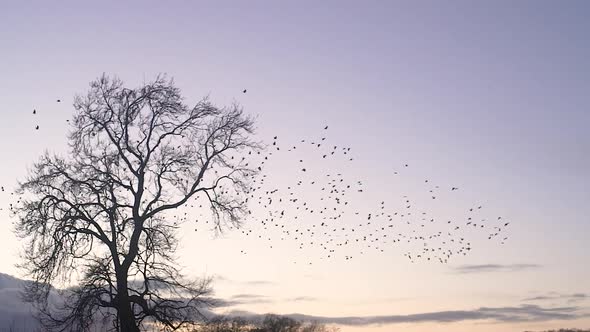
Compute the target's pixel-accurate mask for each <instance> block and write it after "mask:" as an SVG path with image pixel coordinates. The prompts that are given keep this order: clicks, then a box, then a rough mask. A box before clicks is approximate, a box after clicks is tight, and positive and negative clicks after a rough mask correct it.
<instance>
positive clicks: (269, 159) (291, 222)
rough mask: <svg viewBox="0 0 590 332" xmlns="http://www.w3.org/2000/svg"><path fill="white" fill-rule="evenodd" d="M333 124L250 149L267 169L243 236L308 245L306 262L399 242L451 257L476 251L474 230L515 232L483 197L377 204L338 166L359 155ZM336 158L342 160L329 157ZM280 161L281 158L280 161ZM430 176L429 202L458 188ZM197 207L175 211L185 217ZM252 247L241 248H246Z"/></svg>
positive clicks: (418, 255) (492, 235)
mask: <svg viewBox="0 0 590 332" xmlns="http://www.w3.org/2000/svg"><path fill="white" fill-rule="evenodd" d="M328 129H329V127H328V126H325V127H323V133H324V135H322V136H321V137H319V138H317V139H312V140H309V139H301V140H298V141H297V143H295V144H285V145H284V144H281V141H280V140H279V137H278V136H274V137H273V138H272V141H271V142H270V143H268V144H267V149H265V150H264V151H263V152H262V153H261V152H257V153H253V152H249V153H248V155H247V156H246V158H248V159H246V160H247V161H248V162H249V163H247V164H249V165H250V166H252V165H253V166H254V168H256V169H258V170H259V171H260V172H259V174H258V175H257V176H256V177H254V178H253V179H252V181H251V187H250V188H249V189H248V191H247V194H248V198H247V199H246V201H247V202H248V207H249V209H250V211H249V213H250V215H249V218H248V221H247V222H246V223H245V224H244V225H245V227H242V228H240V229H239V232H241V235H242V236H244V237H247V238H254V239H256V240H258V241H265V242H267V245H268V248H269V249H275V248H277V246H278V244H279V241H281V242H283V241H284V242H289V243H291V245H295V248H296V249H298V250H301V251H302V253H303V254H302V255H301V256H302V259H301V260H299V262H301V261H302V260H303V261H304V262H305V264H309V265H311V264H313V262H314V261H315V260H316V259H320V260H336V259H342V260H345V261H349V260H352V259H353V258H355V257H358V256H359V255H364V254H366V253H369V252H370V251H376V252H378V253H383V252H386V251H388V250H391V249H392V248H395V250H397V252H400V253H403V255H404V256H405V257H407V259H408V260H409V261H410V262H416V261H418V260H423V261H432V262H439V263H448V262H449V261H450V260H451V259H452V258H453V257H457V256H465V255H467V254H468V253H469V252H471V251H472V249H473V246H474V244H475V242H474V240H472V238H473V237H474V236H476V235H477V234H481V235H483V237H485V238H487V239H488V240H499V242H500V244H504V243H505V241H506V240H507V239H508V237H507V236H506V235H505V232H506V231H505V230H506V228H507V227H508V226H509V225H510V222H508V221H505V220H504V219H503V218H502V217H501V216H494V217H491V218H490V217H486V216H485V215H484V213H483V211H484V210H485V209H484V207H483V206H482V205H479V204H475V205H473V206H471V207H467V208H466V209H464V216H462V217H458V218H452V219H451V218H443V217H441V216H440V214H437V213H435V212H432V211H430V210H431V209H429V206H427V205H424V204H423V205H422V206H420V202H422V203H423V200H421V199H413V198H411V197H409V195H399V197H395V196H391V197H387V198H385V197H384V198H383V199H380V200H378V201H376V202H375V204H372V206H371V204H370V203H368V200H370V199H371V197H375V196H374V195H371V193H370V192H369V191H370V189H369V188H367V186H366V185H365V182H364V181H362V180H358V179H351V178H350V177H348V176H346V174H345V172H344V171H336V169H339V168H345V167H344V166H345V165H346V163H352V162H353V161H354V160H355V159H354V157H353V156H352V155H351V154H352V152H351V148H350V147H346V146H338V145H333V144H328V142H329V140H328V137H327V136H328V135H327V133H328ZM308 161H309V162H308ZM330 161H331V164H335V167H330V166H329V165H328V164H327V163H328V162H330ZM273 162H276V164H277V165H276V167H274V168H273V167H272V164H273ZM322 163H326V164H322ZM293 165H296V166H293ZM409 168H410V166H409V165H408V164H401V165H400V167H399V168H398V169H395V170H391V175H392V176H398V177H399V176H402V175H403V174H404V173H406V172H405V171H406V170H408V169H409ZM273 171H274V172H273ZM364 171H365V173H366V172H367V171H370V170H364ZM285 180H287V182H286V183H285ZM423 181H424V182H423V184H424V185H425V186H424V188H425V192H424V194H425V195H423V196H427V199H428V200H427V201H426V202H428V201H436V200H439V201H440V197H443V196H446V195H448V194H452V193H455V192H458V191H459V187H457V186H443V185H435V184H432V183H431V181H430V180H429V179H424V180H423ZM196 200H198V199H196ZM205 203H206V202H202V204H200V205H198V206H199V207H200V208H202V207H203V206H204V205H205ZM205 206H206V205H205ZM195 207H196V205H192V206H190V207H189V208H195ZM191 214H192V213H188V212H185V214H184V216H182V217H181V216H175V217H177V218H180V219H181V220H179V221H180V222H182V221H187V220H189V218H190V217H189V216H190V215H191ZM203 220H204V222H205V223H207V224H208V223H209V222H208V221H207V217H206V216H204V215H203V214H201V215H200V216H199V218H197V220H196V222H197V223H199V222H201V221H203ZM196 230H197V229H195V231H196ZM396 247H397V248H396ZM402 248H405V250H403V249H402ZM238 249H239V248H238ZM249 252H250V251H249V250H247V249H244V248H241V249H240V253H241V254H243V255H246V254H248V253H249ZM318 253H319V255H318ZM297 262H298V261H297V260H295V261H294V263H297Z"/></svg>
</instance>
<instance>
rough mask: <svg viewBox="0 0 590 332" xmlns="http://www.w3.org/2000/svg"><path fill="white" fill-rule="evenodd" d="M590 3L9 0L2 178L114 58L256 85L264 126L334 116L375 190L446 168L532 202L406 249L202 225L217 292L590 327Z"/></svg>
mask: <svg viewBox="0 0 590 332" xmlns="http://www.w3.org/2000/svg"><path fill="white" fill-rule="evenodd" d="M588 17H590V2H587V1H563V2H558V1H517V2H516V1H510V2H509V1H488V2H483V1H478V2H474V1H452V2H441V1H432V2H430V1H412V2H395V1H321V2H319V1H318V2H316V1H290V2H287V1H283V2H276V1H274V2H273V1H267V2H263V1H247V2H246V1H241V2H238V1H215V2H213V1H211V2H196V1H195V2H188V1H178V2H166V3H164V2H155V1H154V2H139V1H137V2H125V3H119V2H109V1H97V2H93V3H90V2H87V3H85V4H82V3H81V2H79V1H77V2H75V1H61V2H59V4H57V3H55V2H31V1H22V2H19V3H18V4H16V3H13V4H7V3H6V2H2V3H0V41H1V44H0V51H1V53H0V54H1V56H0V73H1V74H2V75H1V76H0V91H2V93H1V99H2V103H1V109H0V114H1V118H0V156H1V158H2V165H1V166H0V167H2V171H1V172H0V184H2V185H3V186H5V187H6V188H7V189H9V188H13V187H14V185H15V182H16V180H17V179H22V178H23V177H24V176H25V175H26V171H27V167H29V166H30V165H31V164H32V162H33V161H35V160H36V158H37V157H38V156H39V155H40V154H41V153H42V152H43V151H45V150H49V151H54V152H60V151H64V150H65V143H66V140H65V133H66V131H67V127H66V122H65V120H66V119H67V118H69V117H70V116H71V114H72V111H73V109H72V107H71V103H72V100H73V96H74V95H75V94H77V93H84V92H85V91H86V90H87V89H88V83H89V82H90V81H91V80H93V79H95V78H96V77H97V76H99V75H100V74H102V73H103V72H106V73H110V74H116V75H118V76H120V77H121V78H122V79H123V80H124V81H125V82H127V83H128V84H129V85H131V86H135V85H137V84H140V83H141V82H143V81H144V79H145V80H150V79H152V78H153V77H154V76H155V75H156V74H158V73H168V74H169V75H170V76H172V77H174V78H175V82H176V84H177V85H178V86H179V87H180V88H181V89H182V90H183V93H184V95H185V96H186V97H187V100H188V101H190V102H195V101H197V100H199V99H200V98H201V97H203V96H205V95H209V96H210V98H211V100H212V101H213V102H214V103H216V104H218V105H228V104H230V103H231V102H233V101H237V102H239V103H240V104H241V105H242V106H243V107H244V109H245V110H246V111H247V112H248V113H251V114H255V115H257V116H258V133H259V135H260V137H262V138H264V139H267V138H269V137H271V136H274V135H276V134H277V133H278V134H280V135H281V138H283V137H284V140H285V141H286V142H288V141H296V140H298V139H299V138H301V137H305V138H307V137H312V138H313V137H318V135H319V134H320V132H321V129H322V127H323V126H324V124H329V125H330V140H332V141H334V142H339V143H340V144H342V145H347V146H350V147H351V148H352V150H353V151H354V157H355V164H354V167H353V168H351V169H350V170H349V172H351V174H354V175H355V176H356V177H359V178H362V179H363V180H364V182H365V183H366V184H367V186H368V187H369V188H371V192H372V194H371V195H374V197H372V198H374V201H377V200H379V201H380V200H381V199H382V198H385V199H387V197H388V195H393V193H394V192H395V194H396V195H397V194H398V193H401V192H403V193H410V194H412V193H417V192H419V191H420V187H419V182H420V180H421V179H423V178H424V176H427V177H428V178H431V179H434V180H436V181H438V182H440V183H445V184H448V185H451V184H452V185H455V186H458V187H460V188H461V192H460V193H459V194H458V195H457V196H454V197H453V199H452V200H449V201H446V203H445V205H444V206H438V209H439V211H441V213H448V214H452V213H456V212H457V211H459V210H461V209H463V208H465V207H469V206H471V205H472V204H484V205H485V206H486V208H487V209H489V211H490V214H493V215H502V216H504V217H505V218H508V219H510V220H511V221H512V228H511V229H510V239H509V241H508V242H507V243H506V244H505V245H502V246H500V245H499V244H497V243H490V242H486V239H479V240H478V241H477V242H476V243H477V245H474V251H473V252H472V254H471V255H470V256H467V257H462V258H459V259H456V260H453V261H452V264H451V265H441V264H427V263H418V264H410V263H409V262H408V261H407V260H406V259H404V257H403V256H402V253H401V252H397V251H395V250H390V251H388V252H386V253H383V254H379V255H377V254H374V255H373V254H367V255H366V256H364V257H361V258H359V259H357V260H354V261H352V262H346V263H344V262H330V263H325V264H314V265H313V266H302V265H296V264H293V263H292V259H291V258H292V257H294V256H295V255H299V254H300V253H298V252H297V251H296V248H294V247H295V246H293V247H289V246H288V245H285V246H283V247H281V248H277V249H275V250H269V249H268V248H267V247H266V246H265V245H261V244H259V243H256V242H255V241H251V240H249V239H245V238H244V237H243V236H240V235H239V233H232V232H230V233H227V234H225V235H224V236H223V237H222V238H219V239H213V237H212V235H211V234H203V233H199V232H197V233H194V232H190V230H191V229H192V228H193V226H192V225H188V226H187V229H186V230H187V232H183V242H182V248H181V250H180V252H179V262H180V263H181V264H182V265H184V266H185V267H186V271H187V273H189V274H190V275H194V276H201V275H203V274H206V275H215V276H218V278H217V279H216V280H217V282H216V284H215V289H216V295H217V296H219V297H221V298H225V299H228V300H232V299H233V300H234V301H236V302H239V303H237V305H236V306H233V307H228V308H226V309H227V310H244V311H249V312H253V313H265V312H274V313H281V314H288V313H300V314H305V315H312V316H317V317H345V316H363V317H364V316H392V317H390V319H391V320H392V321H397V322H401V323H396V324H393V325H362V326H356V327H351V326H342V331H343V332H352V331H374V332H377V331H393V330H399V331H409V332H419V331H459V332H460V331H471V332H484V331H506V332H510V331H524V330H527V329H528V330H539V329H549V328H556V327H586V328H587V327H590V319H589V316H588V315H589V314H590V311H589V308H590V282H588V280H590V265H589V264H588V260H589V248H590V245H589V242H588V234H590V220H589V217H588V216H589V215H590V204H588V201H589V199H590V154H589V153H588V151H590V130H588V126H589V124H590V110H589V109H588V105H589V102H590V41H589V39H588V31H590V23H589V20H588ZM245 88H247V89H248V93H247V94H242V93H241V90H242V89H245ZM57 98H60V99H62V101H63V102H62V103H61V104H57V103H55V100H56V99H57ZM33 108H35V109H37V111H38V115H37V116H36V117H35V118H33V117H32V115H31V112H32V109H33ZM37 124H39V125H40V127H41V129H40V130H39V131H35V130H34V126H35V125H37ZM404 163H409V164H411V165H412V168H411V171H408V174H405V177H404V178H403V180H397V179H394V178H393V177H392V172H393V170H394V169H398V168H399V167H400V165H402V164H404ZM276 176H277V180H276V181H278V182H281V181H282V182H284V183H287V181H288V180H289V176H290V175H289V174H277V175H276ZM8 201H9V193H7V192H3V193H0V203H1V205H3V206H6V205H7V204H8ZM0 222H1V223H0V242H1V243H2V251H1V252H0V271H2V272H6V273H10V274H13V275H16V276H19V275H20V274H19V271H18V270H17V269H16V268H15V267H14V264H15V263H16V262H17V261H18V257H17V253H18V248H19V244H18V242H17V241H16V239H15V237H14V235H13V234H12V233H11V228H10V223H11V220H10V218H9V216H8V214H7V213H6V207H4V209H3V210H2V211H0ZM242 248H246V250H248V251H249V252H250V253H251V254H249V255H241V254H240V249H242ZM524 305H526V306H524ZM481 308H489V309H481ZM222 311H223V310H222ZM449 311H457V312H456V313H449ZM429 313H432V315H423V314H429ZM490 313H492V314H490ZM518 313H520V314H523V315H525V316H523V317H525V318H523V319H516V318H515V317H516V316H518V315H517V314H518ZM552 313H554V314H552ZM515 315H516V316H515ZM398 316H400V317H398ZM396 317H397V318H396ZM449 317H450V318H449ZM470 317H471V318H470ZM474 317H476V318H474ZM493 317H496V319H492V318H493ZM498 317H501V318H498ZM518 317H520V316H518ZM559 317H563V318H568V319H567V320H566V319H562V320H560V319H559ZM466 318H470V319H466ZM464 319H466V320H464ZM527 319H528V321H521V320H527ZM440 320H449V321H448V322H446V323H440V322H438V321H440ZM326 321H334V320H330V319H327V320H326ZM383 321H386V319H384V320H378V319H376V320H373V321H372V322H383Z"/></svg>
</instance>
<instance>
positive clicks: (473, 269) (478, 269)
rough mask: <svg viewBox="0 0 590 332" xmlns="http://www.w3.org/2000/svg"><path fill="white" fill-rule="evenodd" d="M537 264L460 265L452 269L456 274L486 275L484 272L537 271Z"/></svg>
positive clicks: (538, 266)
mask: <svg viewBox="0 0 590 332" xmlns="http://www.w3.org/2000/svg"><path fill="white" fill-rule="evenodd" d="M540 267H541V265H537V264H508V265H502V264H482V265H461V266H457V267H455V268H454V271H455V272H456V273H461V274H464V273H486V272H517V271H524V270H532V269H538V268H540Z"/></svg>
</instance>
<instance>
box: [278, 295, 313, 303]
mask: <svg viewBox="0 0 590 332" xmlns="http://www.w3.org/2000/svg"><path fill="white" fill-rule="evenodd" d="M285 300H286V301H289V302H303V301H305V302H312V301H317V300H318V299H317V298H315V297H312V296H298V297H292V298H288V299H285Z"/></svg>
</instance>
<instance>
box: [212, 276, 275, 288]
mask: <svg viewBox="0 0 590 332" xmlns="http://www.w3.org/2000/svg"><path fill="white" fill-rule="evenodd" d="M213 280H215V281H219V282H227V283H232V284H241V285H247V286H264V285H275V284H276V283H275V282H273V281H270V280H247V281H243V280H234V279H230V278H227V277H224V276H222V275H215V276H214V277H213Z"/></svg>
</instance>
